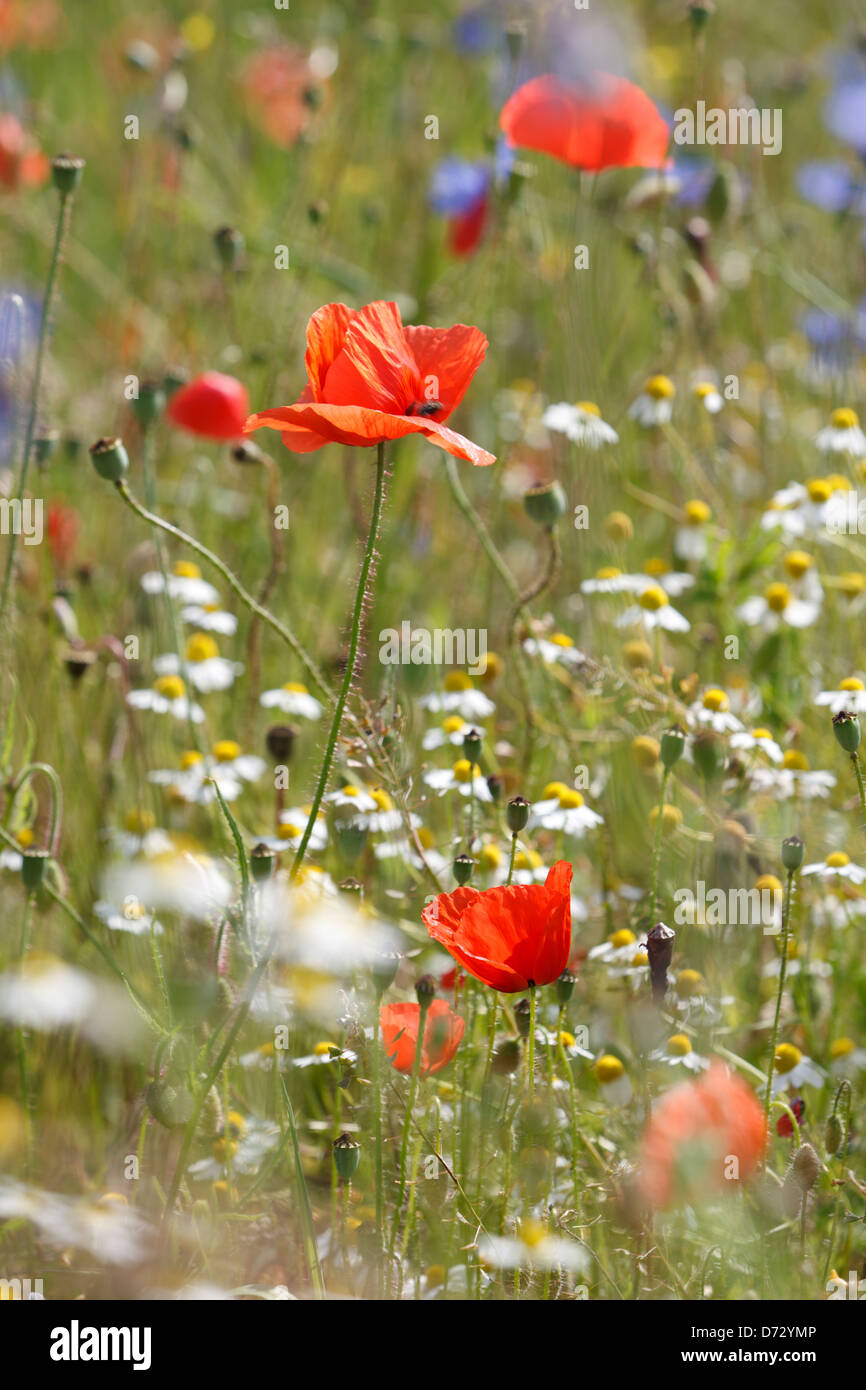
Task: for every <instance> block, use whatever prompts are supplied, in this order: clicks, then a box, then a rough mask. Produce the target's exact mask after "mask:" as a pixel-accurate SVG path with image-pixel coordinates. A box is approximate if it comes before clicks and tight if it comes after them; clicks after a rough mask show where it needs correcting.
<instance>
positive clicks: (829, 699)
mask: <svg viewBox="0 0 866 1390" xmlns="http://www.w3.org/2000/svg"><path fill="white" fill-rule="evenodd" d="M815 704H816V705H825V706H826V707H827V708H828V709H829V710H830V713H831V714H839V712H840V711H841V710H843V709H847V710H850V711H851V713H852V714H866V686H864V684H863V682H862V681H861V680H860V679H859V677H857V676H846V677H845V679H844V680H841V681H840V682H839V685H838V688H837V689H836V690H822V691H820V692H819V694H817V695H816V696H815Z"/></svg>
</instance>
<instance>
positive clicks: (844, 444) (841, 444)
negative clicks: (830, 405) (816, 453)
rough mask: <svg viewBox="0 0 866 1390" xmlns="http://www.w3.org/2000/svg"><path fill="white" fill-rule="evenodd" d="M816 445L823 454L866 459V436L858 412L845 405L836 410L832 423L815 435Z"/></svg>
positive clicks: (831, 418)
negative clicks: (847, 455)
mask: <svg viewBox="0 0 866 1390" xmlns="http://www.w3.org/2000/svg"><path fill="white" fill-rule="evenodd" d="M815 445H816V447H817V448H818V449H820V450H821V453H822V454H849V455H850V456H851V457H852V458H858V459H859V458H864V457H866V434H864V433H863V431H862V429H861V428H860V421H859V420H858V418H857V412H856V411H854V410H851V409H850V407H849V406H844V405H843V406H840V407H839V409H838V410H834V411H833V413H832V415H831V416H830V423H829V424H828V425H825V426H824V428H823V429H821V430H819V431H818V433H817V434H816V435H815Z"/></svg>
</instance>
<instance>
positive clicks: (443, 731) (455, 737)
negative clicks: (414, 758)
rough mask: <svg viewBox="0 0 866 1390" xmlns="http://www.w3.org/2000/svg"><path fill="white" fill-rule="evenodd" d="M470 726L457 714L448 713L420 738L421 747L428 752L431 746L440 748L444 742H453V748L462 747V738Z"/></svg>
mask: <svg viewBox="0 0 866 1390" xmlns="http://www.w3.org/2000/svg"><path fill="white" fill-rule="evenodd" d="M471 728H472V725H471V724H467V722H466V720H465V719H463V718H461V716H460V715H459V714H449V715H448V717H447V718H446V719H443V720H442V723H441V725H440V726H439V727H438V728H436V729H428V730H427V732H426V733H425V734H424V737H423V738H422V740H421V747H422V748H426V749H427V751H428V752H429V751H430V750H431V749H433V748H442V747H443V745H444V744H446V743H450V744H453V746H454V747H455V748H462V747H463V739H464V738H465V736H466V734H467V733H468V732H469V730H470V729H471Z"/></svg>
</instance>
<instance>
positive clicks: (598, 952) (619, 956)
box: [587, 927, 639, 965]
mask: <svg viewBox="0 0 866 1390" xmlns="http://www.w3.org/2000/svg"><path fill="white" fill-rule="evenodd" d="M638 949H639V947H638V944H637V937H636V936H635V934H634V932H633V931H629V929H628V927H620V928H619V930H618V931H615V932H614V933H613V935H612V936H609V937H608V938H607V940H605V941H601V942H599V944H598V945H597V946H592V947H591V948H590V950H589V951H588V953H587V960H600V961H602V962H603V963H604V964H605V965H632V964H633V963H634V957H635V954H636V953H637V951H638Z"/></svg>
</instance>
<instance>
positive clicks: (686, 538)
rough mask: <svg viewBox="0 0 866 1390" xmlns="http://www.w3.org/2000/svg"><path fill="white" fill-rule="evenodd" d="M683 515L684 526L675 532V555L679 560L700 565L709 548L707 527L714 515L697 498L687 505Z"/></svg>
mask: <svg viewBox="0 0 866 1390" xmlns="http://www.w3.org/2000/svg"><path fill="white" fill-rule="evenodd" d="M683 514H684V517H683V525H682V526H678V527H677V529H676V531H675V532H674V554H675V555H676V557H677V559H678V560H683V561H685V562H686V563H688V564H698V565H699V564H700V563H701V561H702V560H704V559H706V555H707V550H708V548H709V547H708V544H707V532H706V526H707V522H708V521H709V520H710V518H711V516H712V513H711V511H710V509H709V507H708V506H707V504H706V502H702V501H701V500H700V498H697V497H696V498H692V500H691V501H689V502H687V503H686V504H685V506H684V507H683Z"/></svg>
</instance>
